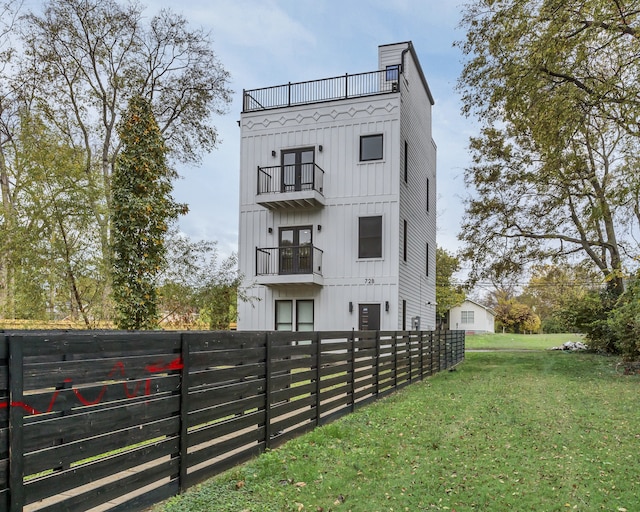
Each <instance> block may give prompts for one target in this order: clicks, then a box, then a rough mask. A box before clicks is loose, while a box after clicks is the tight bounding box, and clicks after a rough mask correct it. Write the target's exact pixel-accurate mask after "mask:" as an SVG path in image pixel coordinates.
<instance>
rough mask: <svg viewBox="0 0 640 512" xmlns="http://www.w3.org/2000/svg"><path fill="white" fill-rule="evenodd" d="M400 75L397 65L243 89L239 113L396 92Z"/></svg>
mask: <svg viewBox="0 0 640 512" xmlns="http://www.w3.org/2000/svg"><path fill="white" fill-rule="evenodd" d="M399 75H400V66H392V67H389V68H387V69H383V70H380V71H371V72H368V73H358V74H355V75H349V74H345V75H342V76H336V77H333V78H323V79H320V80H312V81H310V82H295V83H291V82H289V83H288V84H283V85H276V86H273V87H265V88H263V89H250V90H244V91H243V94H242V97H243V101H242V112H255V111H259V110H269V109H274V108H283V107H291V106H295V105H307V104H311V103H322V102H325V101H333V100H342V99H349V98H359V97H362V96H375V95H377V94H389V93H393V92H398V77H399Z"/></svg>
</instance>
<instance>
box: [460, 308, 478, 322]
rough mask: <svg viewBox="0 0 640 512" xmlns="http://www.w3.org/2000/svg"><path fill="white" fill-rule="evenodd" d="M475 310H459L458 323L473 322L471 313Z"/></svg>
mask: <svg viewBox="0 0 640 512" xmlns="http://www.w3.org/2000/svg"><path fill="white" fill-rule="evenodd" d="M474 313H475V311H461V312H460V323H462V324H472V323H473V322H474V316H473V314H474Z"/></svg>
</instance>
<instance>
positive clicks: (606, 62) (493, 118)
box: [458, 0, 640, 293]
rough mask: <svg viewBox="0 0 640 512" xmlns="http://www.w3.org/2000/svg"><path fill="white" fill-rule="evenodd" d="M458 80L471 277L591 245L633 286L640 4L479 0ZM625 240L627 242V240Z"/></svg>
mask: <svg viewBox="0 0 640 512" xmlns="http://www.w3.org/2000/svg"><path fill="white" fill-rule="evenodd" d="M462 26H463V27H464V28H466V29H467V35H466V39H465V40H464V41H462V42H460V43H459V46H460V47H461V48H462V50H463V52H464V53H465V54H466V55H467V56H468V60H467V62H466V63H465V67H464V70H463V72H462V75H461V76H460V79H459V82H458V87H459V89H460V91H461V93H462V96H463V101H464V107H463V111H464V112H465V113H466V114H468V115H474V116H475V117H476V118H477V119H478V120H479V122H480V123H481V129H480V134H479V135H478V136H477V137H474V138H473V139H472V140H471V154H472V159H473V160H472V164H471V166H470V167H469V168H468V169H466V171H465V181H466V183H467V185H468V186H469V187H471V188H473V189H474V190H473V194H472V195H471V196H470V198H469V199H468V200H467V201H466V207H465V218H464V221H463V226H462V230H461V234H460V238H461V240H463V241H464V243H465V246H464V249H463V257H464V258H466V259H468V260H469V261H470V263H471V265H472V269H471V278H472V279H478V278H481V277H490V276H497V277H499V278H500V277H503V276H508V275H512V274H517V273H519V272H521V271H522V269H523V268H524V267H525V266H526V265H527V264H529V263H531V262H540V261H544V260H545V259H547V258H555V257H558V256H562V255H569V254H576V253H581V254H583V255H584V257H585V258H589V259H590V260H591V261H592V262H593V264H594V265H595V266H596V267H597V268H598V269H599V271H600V272H601V274H602V276H603V277H604V278H606V279H608V280H610V281H611V282H612V283H614V284H615V286H614V289H615V290H617V291H618V293H620V292H621V291H622V270H623V268H624V265H625V263H630V262H631V261H632V258H633V257H635V256H638V244H637V243H635V242H634V241H633V239H632V235H630V234H631V233H634V232H637V229H638V228H639V227H640V217H638V215H637V211H638V207H639V205H640V180H639V179H638V173H637V168H638V165H639V157H638V152H637V150H634V149H633V148H634V147H635V146H637V135H638V124H637V118H638V116H639V115H640V106H639V105H640V104H639V103H638V101H637V98H638V97H639V94H640V80H638V77H639V76H640V57H639V56H640V37H638V35H639V34H640V11H639V10H638V9H637V6H636V5H635V4H634V3H633V2H631V3H628V2H627V3H626V4H624V3H621V2H609V1H606V0H587V1H584V0H568V1H563V2H560V1H557V0H544V1H540V2H538V1H533V0H505V1H501V2H495V1H494V0H473V1H471V2H468V3H467V4H466V5H465V10H464V13H463V20H462ZM623 248H624V250H623Z"/></svg>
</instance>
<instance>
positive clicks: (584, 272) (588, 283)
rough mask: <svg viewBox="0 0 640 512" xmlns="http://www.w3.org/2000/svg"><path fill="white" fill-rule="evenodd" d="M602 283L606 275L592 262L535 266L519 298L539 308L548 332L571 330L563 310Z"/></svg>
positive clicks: (544, 328)
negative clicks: (596, 268)
mask: <svg viewBox="0 0 640 512" xmlns="http://www.w3.org/2000/svg"><path fill="white" fill-rule="evenodd" d="M602 285H603V283H602V276H601V275H600V274H599V273H598V272H597V271H596V270H595V269H594V268H593V264H592V263H591V262H589V261H584V262H582V263H579V264H575V265H573V264H570V263H569V262H563V263H550V264H541V265H534V266H533V267H532V269H531V277H530V279H529V282H528V283H527V285H526V286H525V287H524V290H523V291H522V293H521V294H520V295H519V297H518V300H519V301H520V302H522V303H524V304H526V305H528V306H529V307H530V308H532V309H534V310H535V312H536V314H537V315H538V316H539V317H540V320H541V322H542V327H543V330H544V331H545V332H568V331H570V330H571V327H570V326H569V325H567V324H566V323H565V322H564V321H563V320H562V318H561V312H562V311H563V310H564V308H566V307H567V305H568V304H571V303H574V302H575V301H577V300H579V299H581V298H583V297H585V296H586V295H587V294H588V293H589V292H591V291H599V290H600V289H601V288H602Z"/></svg>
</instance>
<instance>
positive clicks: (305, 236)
mask: <svg viewBox="0 0 640 512" xmlns="http://www.w3.org/2000/svg"><path fill="white" fill-rule="evenodd" d="M279 248H280V269H279V272H280V274H311V273H312V269H313V241H312V239H311V226H301V227H293V228H280V245H279Z"/></svg>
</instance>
